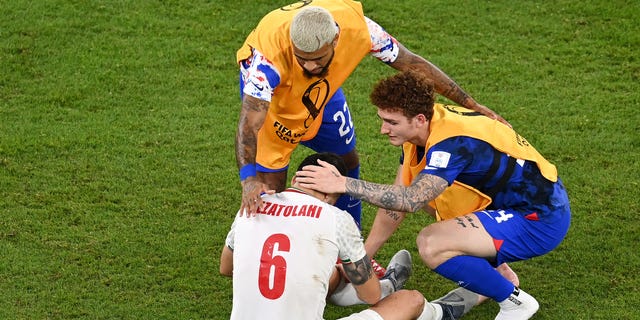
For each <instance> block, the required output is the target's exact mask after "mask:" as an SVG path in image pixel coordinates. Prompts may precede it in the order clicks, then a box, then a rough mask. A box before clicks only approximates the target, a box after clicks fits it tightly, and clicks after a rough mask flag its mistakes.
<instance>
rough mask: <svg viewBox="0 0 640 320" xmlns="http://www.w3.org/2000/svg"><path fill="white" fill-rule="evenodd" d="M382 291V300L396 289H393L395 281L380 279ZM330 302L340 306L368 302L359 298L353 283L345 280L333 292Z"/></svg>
mask: <svg viewBox="0 0 640 320" xmlns="http://www.w3.org/2000/svg"><path fill="white" fill-rule="evenodd" d="M380 291H381V293H380V300H382V299H384V298H385V297H386V296H388V295H390V294H392V293H393V292H394V291H395V290H394V289H393V283H391V280H389V279H384V280H380ZM329 302H331V304H334V305H336V306H340V307H348V306H354V305H358V304H367V303H366V302H364V301H362V300H360V298H358V293H357V292H356V288H354V287H353V284H352V283H345V282H344V281H342V282H341V284H340V285H338V288H337V289H336V291H334V292H333V294H332V295H331V296H330V297H329Z"/></svg>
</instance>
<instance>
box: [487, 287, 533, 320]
mask: <svg viewBox="0 0 640 320" xmlns="http://www.w3.org/2000/svg"><path fill="white" fill-rule="evenodd" d="M498 304H499V305H500V312H499V313H498V315H497V316H496V319H495V320H526V319H529V318H531V317H532V316H533V315H534V314H535V313H536V312H537V311H538V308H540V305H539V304H538V301H536V299H535V298H534V297H532V296H531V295H529V294H528V293H526V292H524V291H522V290H520V288H518V287H516V288H515V289H513V293H512V294H511V295H510V296H509V297H508V298H507V299H506V300H504V301H502V302H500V303H498Z"/></svg>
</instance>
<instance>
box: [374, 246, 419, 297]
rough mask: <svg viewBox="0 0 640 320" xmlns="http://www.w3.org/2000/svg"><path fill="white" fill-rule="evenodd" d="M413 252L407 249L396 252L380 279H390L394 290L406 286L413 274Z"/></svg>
mask: <svg viewBox="0 0 640 320" xmlns="http://www.w3.org/2000/svg"><path fill="white" fill-rule="evenodd" d="M411 271H412V266H411V254H410V253H409V251H407V250H404V249H403V250H400V251H398V252H396V254H394V255H393V257H392V258H391V261H389V265H388V266H387V272H386V273H385V274H384V277H382V279H380V280H384V279H389V280H390V281H391V284H392V285H393V289H394V291H398V290H400V289H402V288H403V287H404V284H405V283H406V282H407V280H409V276H410V275H411Z"/></svg>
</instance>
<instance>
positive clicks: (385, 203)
mask: <svg viewBox="0 0 640 320" xmlns="http://www.w3.org/2000/svg"><path fill="white" fill-rule="evenodd" d="M447 186H448V183H447V181H446V180H444V179H442V178H440V177H438V176H434V175H430V174H426V173H420V174H418V176H417V177H416V178H415V179H414V180H413V183H412V184H411V185H410V186H408V187H404V186H397V185H386V184H379V183H373V182H368V181H364V180H357V179H352V178H346V185H345V191H346V193H348V194H350V195H351V196H353V197H356V198H358V199H361V200H363V201H366V202H369V203H371V204H373V205H375V206H378V207H381V208H386V209H390V210H396V211H403V212H416V211H418V210H420V209H422V207H424V206H425V205H427V204H429V202H430V201H431V200H433V199H435V198H436V197H437V196H438V195H439V194H441V193H442V192H443V191H444V189H446V188H447Z"/></svg>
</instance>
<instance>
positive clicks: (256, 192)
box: [235, 0, 504, 224]
mask: <svg viewBox="0 0 640 320" xmlns="http://www.w3.org/2000/svg"><path fill="white" fill-rule="evenodd" d="M367 55H372V56H374V57H376V58H377V59H378V60H380V61H382V62H384V63H385V64H388V65H389V66H391V67H393V68H395V69H397V70H409V69H413V70H417V71H419V72H422V73H423V74H425V75H426V76H428V77H429V78H431V79H433V80H434V82H435V88H436V90H437V91H438V92H439V93H441V94H442V95H444V96H445V97H447V98H449V99H451V100H452V101H455V102H456V103H458V104H460V105H462V106H466V107H467V108H469V109H473V110H476V111H479V112H481V113H483V114H485V115H487V116H489V117H491V118H494V119H498V120H500V121H504V119H502V118H501V117H500V116H499V115H497V114H496V113H494V112H493V111H491V110H490V109H488V108H487V107H485V106H483V105H481V104H479V103H477V102H476V101H475V100H474V99H473V98H471V97H470V96H469V95H467V94H466V93H465V92H464V91H463V90H462V89H461V88H460V87H459V86H458V85H457V84H456V83H455V82H454V81H453V80H451V79H450V78H449V77H448V76H447V75H446V74H445V73H443V72H442V71H441V70H440V69H438V68H437V67H436V66H434V65H433V64H432V63H430V62H429V61H427V60H425V59H424V58H422V57H420V56H418V55H416V54H414V53H412V52H411V51H409V50H408V49H406V48H405V47H404V46H403V45H402V44H401V43H399V42H398V41H397V40H396V39H395V38H394V37H392V36H391V35H389V34H388V33H387V32H386V31H385V30H384V29H383V28H382V27H381V26H380V25H378V24H377V23H376V22H374V21H372V20H371V19H369V18H367V17H366V16H364V13H363V9H362V5H361V4H360V3H359V2H357V1H352V0H308V1H300V2H297V3H295V4H291V5H288V6H284V7H281V8H278V9H276V10H274V11H272V12H270V13H269V14H267V15H266V16H264V17H263V18H262V20H261V21H260V22H259V24H258V25H257V26H256V27H255V28H254V29H253V31H252V32H251V33H250V34H249V36H248V37H247V38H246V40H245V42H244V44H243V45H242V47H241V48H240V49H239V50H238V51H237V53H236V60H237V62H238V65H239V67H240V94H241V96H242V107H241V110H240V116H239V121H238V130H237V133H236V142H235V146H236V147H235V148H236V162H237V165H238V168H239V173H240V181H241V184H242V201H241V206H240V209H241V210H245V209H246V210H247V212H248V213H253V212H255V211H256V210H257V208H258V207H259V206H260V205H261V204H262V198H261V197H260V195H261V194H262V193H264V192H271V191H272V190H275V191H278V192H279V191H282V190H284V188H285V185H286V177H287V169H288V165H289V160H290V156H291V153H292V152H293V150H294V149H295V148H296V147H297V146H298V145H299V144H302V145H304V146H307V147H309V148H311V149H313V150H314V151H316V152H333V153H337V154H339V155H341V156H342V157H343V159H344V160H345V162H346V163H347V167H348V170H349V173H348V175H349V176H350V177H353V178H358V177H359V172H360V162H359V158H358V153H357V151H356V136H355V131H354V125H353V120H352V118H351V114H350V112H349V108H348V106H347V101H346V98H345V95H344V93H343V90H342V89H341V86H342V84H343V82H344V81H345V80H346V79H347V78H348V77H349V75H350V74H351V73H352V72H353V70H354V69H355V68H356V67H357V65H358V64H359V63H360V61H361V60H362V59H363V58H364V57H365V56H367ZM336 206H337V207H339V208H341V209H343V210H346V211H348V212H349V213H350V214H351V215H352V216H353V218H354V219H355V220H356V222H357V223H358V224H359V223H360V219H361V217H360V215H361V204H360V200H358V199H354V198H350V197H349V196H344V197H342V198H341V199H339V200H338V202H337V203H336Z"/></svg>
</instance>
